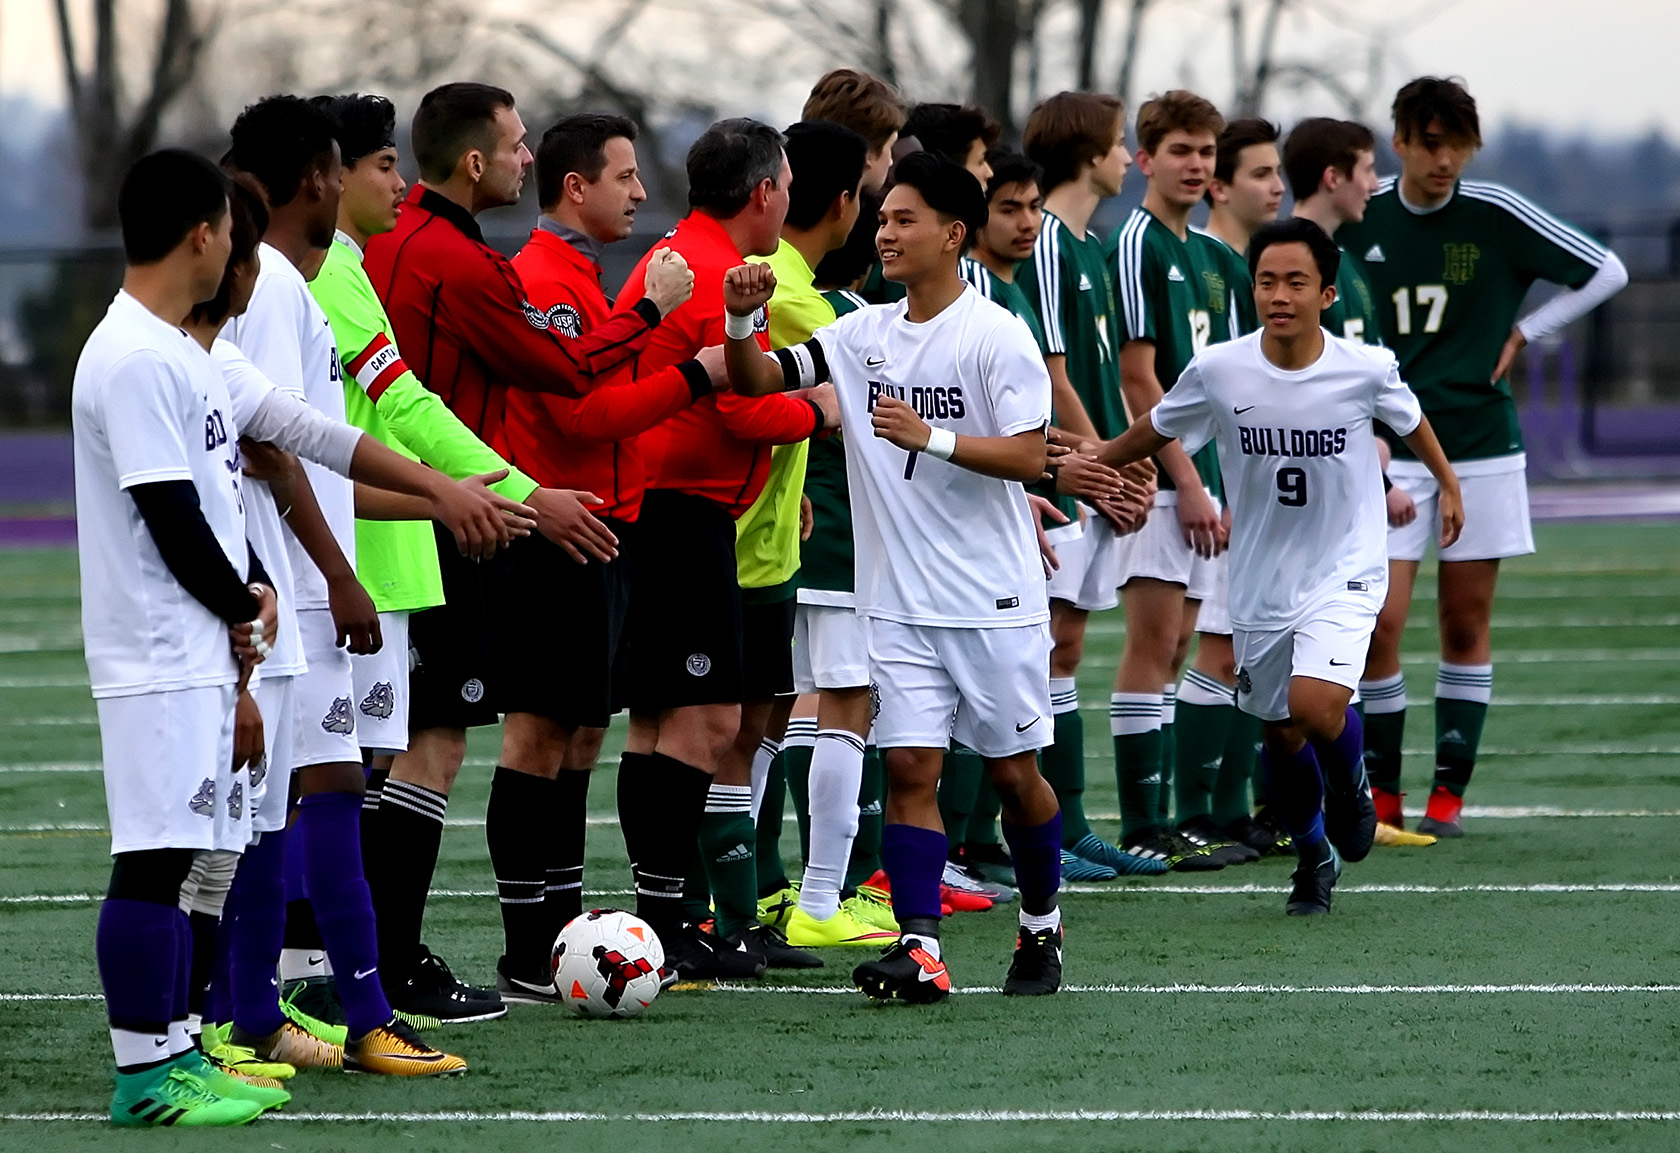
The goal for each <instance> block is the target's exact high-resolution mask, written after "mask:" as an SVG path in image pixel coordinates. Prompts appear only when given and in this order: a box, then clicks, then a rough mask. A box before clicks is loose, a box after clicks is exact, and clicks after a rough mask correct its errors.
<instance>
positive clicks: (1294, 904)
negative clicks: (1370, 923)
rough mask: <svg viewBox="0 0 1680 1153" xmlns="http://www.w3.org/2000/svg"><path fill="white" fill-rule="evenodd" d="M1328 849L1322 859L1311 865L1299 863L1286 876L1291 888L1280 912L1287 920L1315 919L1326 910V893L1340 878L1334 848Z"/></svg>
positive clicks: (1327, 909) (1328, 899)
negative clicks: (1286, 916) (1294, 918)
mask: <svg viewBox="0 0 1680 1153" xmlns="http://www.w3.org/2000/svg"><path fill="white" fill-rule="evenodd" d="M1328 847H1329V849H1330V855H1329V856H1328V857H1326V858H1325V859H1324V860H1322V861H1319V862H1318V863H1317V864H1312V865H1309V864H1307V863H1306V862H1304V861H1303V862H1302V863H1301V864H1299V865H1297V866H1295V871H1294V872H1293V873H1291V874H1290V875H1289V879H1290V881H1292V882H1293V885H1292V886H1291V888H1290V890H1289V903H1288V904H1287V905H1285V906H1284V907H1283V911H1284V912H1286V913H1288V914H1289V915H1290V916H1291V917H1316V916H1318V915H1319V914H1321V913H1328V912H1329V911H1330V890H1332V889H1334V888H1335V887H1336V882H1337V881H1338V880H1340V879H1341V876H1342V859H1341V857H1339V856H1337V855H1336V850H1335V847H1334V846H1328Z"/></svg>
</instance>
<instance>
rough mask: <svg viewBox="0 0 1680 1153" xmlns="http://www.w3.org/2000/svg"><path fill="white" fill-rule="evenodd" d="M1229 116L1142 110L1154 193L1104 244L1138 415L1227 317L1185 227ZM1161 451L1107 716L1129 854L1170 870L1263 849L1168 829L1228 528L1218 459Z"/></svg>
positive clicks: (1175, 107) (1124, 582) (1212, 266)
mask: <svg viewBox="0 0 1680 1153" xmlns="http://www.w3.org/2000/svg"><path fill="white" fill-rule="evenodd" d="M1224 127H1225V120H1224V118H1223V117H1222V116H1220V115H1219V110H1218V109H1216V108H1215V107H1214V106H1213V105H1212V104H1211V103H1209V102H1208V101H1207V100H1205V99H1203V98H1202V97H1200V96H1197V95H1195V94H1194V93H1191V92H1186V91H1183V90H1174V91H1170V92H1167V93H1165V94H1163V95H1161V96H1158V97H1155V98H1154V99H1152V100H1150V101H1148V102H1147V103H1146V104H1144V106H1143V107H1142V108H1141V109H1140V110H1139V112H1138V122H1137V135H1138V156H1137V162H1138V167H1139V168H1140V169H1141V170H1142V172H1143V174H1144V176H1145V177H1147V178H1148V180H1149V190H1148V191H1147V192H1146V193H1145V194H1144V198H1143V204H1142V205H1141V206H1140V207H1138V208H1136V209H1134V210H1133V211H1132V213H1131V215H1130V216H1128V217H1127V218H1126V221H1125V223H1124V224H1123V225H1122V226H1121V228H1120V230H1119V231H1118V232H1117V233H1116V234H1115V237H1114V239H1113V241H1112V249H1111V253H1110V256H1111V259H1112V260H1113V261H1114V268H1115V278H1114V288H1115V297H1116V300H1117V302H1118V304H1119V312H1120V319H1121V333H1120V342H1121V344H1120V379H1121V388H1122V391H1123V392H1124V394H1125V398H1126V402H1127V407H1128V408H1129V409H1130V410H1131V411H1132V412H1138V413H1141V412H1146V411H1148V410H1149V409H1150V408H1152V407H1153V406H1154V405H1155V404H1156V403H1158V402H1159V401H1160V399H1161V397H1162V396H1163V395H1165V393H1166V391H1167V390H1168V389H1170V388H1171V387H1172V385H1173V383H1174V382H1175V381H1177V380H1178V376H1179V373H1181V372H1182V371H1183V370H1184V366H1185V365H1186V364H1188V363H1189V362H1190V358H1191V357H1193V356H1194V355H1195V354H1196V353H1198V352H1200V351H1201V350H1202V349H1203V348H1205V347H1207V345H1208V344H1210V343H1212V342H1213V341H1214V340H1215V339H1223V338H1224V337H1226V336H1227V335H1228V329H1229V325H1228V323H1222V324H1220V325H1218V326H1217V327H1218V328H1220V329H1222V330H1224V331H1218V332H1217V333H1216V331H1215V328H1216V325H1215V322H1214V316H1215V315H1216V314H1223V313H1225V312H1226V310H1227V309H1228V308H1229V297H1228V294H1227V291H1226V289H1225V287H1224V283H1223V280H1222V278H1221V276H1220V274H1219V269H1218V266H1217V265H1216V263H1215V259H1214V256H1213V253H1214V249H1213V247H1212V246H1211V245H1210V244H1207V243H1204V242H1203V241H1201V240H1198V239H1197V238H1196V235H1195V234H1194V233H1193V232H1192V231H1191V229H1190V213H1191V210H1192V209H1194V208H1195V206H1196V204H1197V203H1198V202H1199V201H1200V200H1201V199H1202V196H1203V194H1204V193H1206V191H1207V190H1208V186H1209V182H1210V180H1211V179H1212V177H1213V174H1214V167H1215V163H1216V159H1217V154H1218V138H1219V133H1220V132H1221V131H1223V130H1224ZM1216 289H1217V291H1216ZM1216 305H1217V307H1216ZM1157 459H1158V462H1159V466H1160V489H1161V491H1160V493H1159V494H1158V496H1157V497H1156V503H1155V509H1154V511H1153V512H1151V514H1150V516H1149V520H1148V521H1147V522H1146V523H1145V524H1144V526H1143V528H1142V529H1141V530H1140V531H1139V532H1137V533H1135V534H1133V535H1132V536H1129V537H1126V538H1124V539H1123V540H1122V541H1121V546H1120V557H1119V561H1120V566H1119V574H1118V583H1119V585H1120V595H1121V599H1122V601H1123V602H1124V605H1125V609H1126V643H1125V648H1124V649H1123V650H1122V653H1121V657H1120V668H1119V670H1118V672H1117V674H1116V676H1115V684H1114V695H1113V696H1112V697H1111V698H1110V702H1109V718H1110V729H1111V731H1112V733H1113V735H1114V750H1115V770H1116V773H1117V775H1118V777H1119V784H1120V817H1121V837H1122V842H1123V845H1124V847H1125V848H1126V849H1127V850H1128V851H1129V852H1133V853H1135V854H1137V855H1140V856H1153V857H1155V858H1157V859H1160V860H1165V861H1168V862H1169V863H1170V864H1171V866H1172V867H1173V868H1175V869H1180V870H1186V871H1189V870H1206V869H1218V868H1223V867H1224V866H1225V865H1227V864H1236V863H1241V862H1243V861H1250V860H1255V859H1257V858H1258V856H1259V854H1258V853H1257V852H1256V851H1255V850H1253V849H1251V848H1249V847H1248V846H1246V845H1242V844H1237V843H1234V842H1230V841H1227V840H1225V839H1224V837H1223V834H1218V835H1215V833H1214V831H1212V830H1209V829H1206V828H1204V827H1203V823H1204V822H1206V821H1207V818H1205V817H1204V818H1202V819H1201V820H1193V821H1192V823H1190V824H1188V825H1185V826H1183V827H1182V828H1178V829H1175V828H1173V827H1172V825H1171V824H1170V822H1169V820H1168V817H1167V810H1168V807H1169V806H1168V804H1167V801H1168V798H1169V797H1170V792H1169V788H1170V782H1171V779H1172V773H1173V760H1174V757H1173V753H1174V741H1173V739H1172V734H1171V731H1170V730H1171V729H1172V727H1173V721H1174V712H1175V704H1174V697H1175V696H1176V686H1177V681H1178V673H1179V669H1180V668H1181V667H1182V666H1183V663H1184V657H1185V654H1186V652H1187V649H1188V645H1189V640H1190V635H1191V633H1192V632H1193V631H1194V630H1195V624H1196V616H1197V613H1198V610H1199V608H1200V606H1201V603H1202V602H1203V601H1204V600H1206V599H1207V598H1208V597H1210V596H1212V595H1213V593H1214V590H1215V588H1216V582H1217V576H1218V567H1217V565H1216V564H1215V558H1216V557H1217V556H1218V555H1219V553H1221V552H1223V551H1224V549H1225V546H1226V542H1227V540H1228V539H1229V534H1230V526H1229V523H1228V522H1227V521H1226V520H1225V519H1224V518H1223V517H1222V515H1221V511H1220V505H1219V498H1220V496H1221V495H1222V493H1221V489H1220V476H1219V461H1218V457H1217V456H1216V455H1215V451H1214V449H1213V448H1212V446H1211V445H1210V446H1208V447H1205V448H1203V449H1202V450H1201V451H1200V452H1198V453H1197V454H1196V456H1195V458H1194V459H1192V458H1191V457H1190V456H1189V455H1188V454H1186V453H1185V452H1184V450H1183V449H1182V448H1181V447H1179V446H1178V445H1173V446H1171V447H1169V448H1168V449H1166V450H1164V451H1163V452H1162V453H1161V454H1160V456H1159V457H1158V458H1157ZM1227 727H1228V726H1227ZM1221 747H1223V745H1222V746H1221ZM1197 769H1198V771H1200V767H1199V766H1197ZM1214 771H1215V773H1217V769H1216V770H1214ZM1209 823H1211V822H1209Z"/></svg>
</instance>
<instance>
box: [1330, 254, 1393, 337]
mask: <svg viewBox="0 0 1680 1153" xmlns="http://www.w3.org/2000/svg"><path fill="white" fill-rule="evenodd" d="M1319 323H1320V324H1321V325H1323V326H1324V327H1325V328H1327V329H1329V330H1330V331H1331V332H1332V333H1334V334H1335V335H1336V336H1340V337H1345V338H1346V339H1348V340H1357V341H1362V342H1364V343H1365V344H1381V343H1382V342H1383V333H1382V320H1381V319H1380V318H1379V317H1378V316H1377V298H1376V296H1375V294H1373V293H1372V292H1371V283H1370V281H1368V280H1366V279H1365V274H1364V273H1363V272H1361V271H1360V270H1359V260H1358V258H1357V257H1355V256H1354V255H1353V254H1352V253H1350V252H1349V251H1348V250H1347V249H1345V248H1344V249H1342V263H1341V264H1340V265H1338V266H1337V268H1336V303H1335V304H1332V305H1331V306H1330V307H1329V308H1327V309H1325V310H1324V315H1323V316H1322V317H1320V318H1319Z"/></svg>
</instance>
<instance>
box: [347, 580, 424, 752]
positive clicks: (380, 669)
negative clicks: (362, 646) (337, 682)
mask: <svg viewBox="0 0 1680 1153" xmlns="http://www.w3.org/2000/svg"><path fill="white" fill-rule="evenodd" d="M379 631H380V632H381V633H382V634H383V635H384V637H385V644H384V645H383V646H382V647H381V648H380V650H379V651H378V652H376V653H369V654H367V655H366V656H354V657H351V658H350V675H351V679H352V680H353V682H354V684H355V698H354V699H355V701H356V739H357V740H358V741H360V742H361V745H362V748H364V749H369V750H371V751H373V752H374V753H393V754H394V753H402V752H407V751H408V670H409V665H410V663H411V662H410V657H409V651H408V614H407V613H406V612H394V613H380V614H379Z"/></svg>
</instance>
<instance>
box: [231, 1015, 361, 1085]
mask: <svg viewBox="0 0 1680 1153" xmlns="http://www.w3.org/2000/svg"><path fill="white" fill-rule="evenodd" d="M229 1040H230V1041H232V1043H233V1044H235V1045H238V1046H240V1047H243V1048H247V1049H250V1050H251V1052H252V1055H253V1056H255V1057H256V1058H258V1059H259V1060H262V1061H268V1062H274V1063H278V1064H284V1065H290V1066H292V1067H293V1068H295V1069H337V1068H340V1067H341V1066H343V1064H344V1047H343V1046H341V1045H332V1044H329V1043H328V1042H326V1041H323V1040H321V1039H320V1038H319V1037H312V1036H310V1035H309V1034H308V1033H306V1032H304V1031H303V1030H302V1029H300V1028H298V1026H297V1025H295V1024H293V1023H292V1022H291V1021H287V1022H286V1023H285V1024H284V1025H282V1026H280V1028H278V1029H276V1030H275V1031H274V1032H272V1033H270V1034H269V1035H268V1036H266V1037H251V1036H248V1035H245V1034H242V1033H240V1032H239V1031H238V1030H235V1031H234V1036H233V1037H231V1038H229ZM270 1075H272V1074H270Z"/></svg>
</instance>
